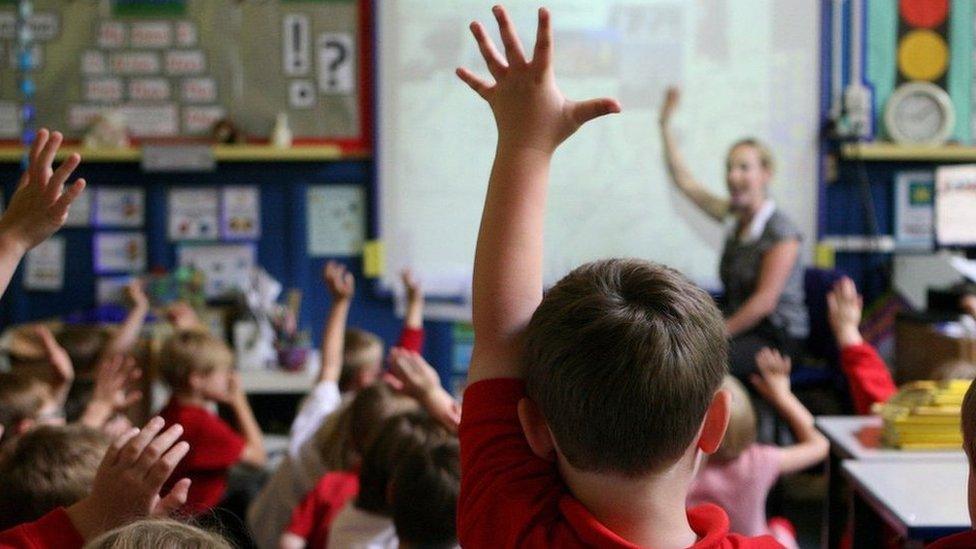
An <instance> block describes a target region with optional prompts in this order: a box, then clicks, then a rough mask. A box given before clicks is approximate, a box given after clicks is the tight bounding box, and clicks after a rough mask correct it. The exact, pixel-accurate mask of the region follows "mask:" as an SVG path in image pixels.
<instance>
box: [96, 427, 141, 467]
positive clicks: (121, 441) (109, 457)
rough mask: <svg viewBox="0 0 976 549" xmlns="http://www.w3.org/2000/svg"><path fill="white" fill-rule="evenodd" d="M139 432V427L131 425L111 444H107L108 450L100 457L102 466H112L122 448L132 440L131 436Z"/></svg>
mask: <svg viewBox="0 0 976 549" xmlns="http://www.w3.org/2000/svg"><path fill="white" fill-rule="evenodd" d="M138 434H139V429H138V428H136V427H133V428H131V429H129V430H128V431H126V432H124V433H122V434H121V435H119V436H118V437H117V438H116V439H115V440H113V441H112V444H110V445H109V446H108V450H107V451H106V452H105V457H104V458H102V466H108V467H112V466H114V465H115V463H116V462H117V461H118V458H119V454H120V453H121V452H122V448H125V445H126V444H128V443H129V441H130V440H132V438H133V437H135V436H136V435H138Z"/></svg>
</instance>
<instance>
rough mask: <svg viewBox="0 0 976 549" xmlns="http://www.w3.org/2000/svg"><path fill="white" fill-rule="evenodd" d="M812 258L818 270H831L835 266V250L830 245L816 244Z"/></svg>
mask: <svg viewBox="0 0 976 549" xmlns="http://www.w3.org/2000/svg"><path fill="white" fill-rule="evenodd" d="M814 256H815V257H814V261H813V262H814V264H816V266H817V268H819V269H833V268H834V266H835V265H836V264H837V250H835V249H834V247H833V246H831V245H830V244H823V243H821V244H817V248H816V251H815V252H814Z"/></svg>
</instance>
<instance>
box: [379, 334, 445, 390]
mask: <svg viewBox="0 0 976 549" xmlns="http://www.w3.org/2000/svg"><path fill="white" fill-rule="evenodd" d="M387 362H388V364H389V365H390V373H391V374H393V376H394V377H395V378H396V379H397V380H399V381H400V383H401V386H402V389H401V390H402V392H403V393H405V394H407V395H409V396H412V397H413V398H416V399H417V400H423V398H424V397H425V396H427V395H429V394H430V393H431V392H432V391H434V390H436V389H439V388H440V386H441V380H440V377H439V376H438V375H437V370H435V369H434V367H433V366H431V365H430V364H429V363H428V362H427V361H426V360H424V357H422V356H420V355H419V354H417V353H415V352H413V351H408V350H406V349H401V348H399V347H394V348H393V349H390V354H389V356H388V357H387Z"/></svg>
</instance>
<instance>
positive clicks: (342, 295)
mask: <svg viewBox="0 0 976 549" xmlns="http://www.w3.org/2000/svg"><path fill="white" fill-rule="evenodd" d="M322 278H323V279H324V280H325V285H326V286H328V288H329V293H330V294H331V295H332V299H333V300H335V301H338V300H348V299H352V296H353V294H354V293H355V292H356V278H355V277H354V276H353V275H352V273H350V272H349V271H348V270H347V269H346V266H345V265H343V264H342V263H338V262H335V261H329V262H328V263H326V264H325V269H324V270H323V271H322Z"/></svg>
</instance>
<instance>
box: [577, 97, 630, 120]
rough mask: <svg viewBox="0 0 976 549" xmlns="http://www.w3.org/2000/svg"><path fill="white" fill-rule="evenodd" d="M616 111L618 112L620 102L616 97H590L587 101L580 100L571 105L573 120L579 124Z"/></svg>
mask: <svg viewBox="0 0 976 549" xmlns="http://www.w3.org/2000/svg"><path fill="white" fill-rule="evenodd" d="M618 112H620V103H618V102H617V100H616V99H609V98H603V99H590V100H589V101H580V102H577V103H573V105H572V114H573V120H575V121H576V123H577V124H580V125H582V124H585V123H587V122H589V121H590V120H593V119H594V118H599V117H601V116H604V115H607V114H613V113H618Z"/></svg>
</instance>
